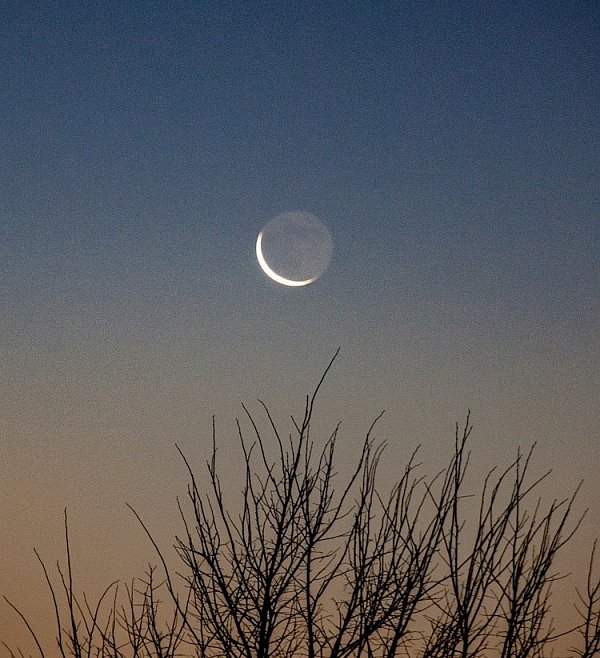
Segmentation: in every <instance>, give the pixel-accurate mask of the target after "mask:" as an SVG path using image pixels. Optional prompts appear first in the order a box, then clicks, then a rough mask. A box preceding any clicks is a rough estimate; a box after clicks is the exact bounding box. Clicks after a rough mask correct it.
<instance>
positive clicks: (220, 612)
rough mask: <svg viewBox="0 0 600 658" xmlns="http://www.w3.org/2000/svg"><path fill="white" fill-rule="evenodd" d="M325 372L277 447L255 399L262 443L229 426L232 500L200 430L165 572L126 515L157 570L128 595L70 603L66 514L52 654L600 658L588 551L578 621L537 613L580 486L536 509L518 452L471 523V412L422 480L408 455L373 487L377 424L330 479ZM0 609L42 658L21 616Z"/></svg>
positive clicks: (598, 603)
mask: <svg viewBox="0 0 600 658" xmlns="http://www.w3.org/2000/svg"><path fill="white" fill-rule="evenodd" d="M334 359H335V357H334ZM332 363H333V360H332V362H331V363H330V364H329V366H328V368H327V370H326V371H325V373H324V375H323V377H322V378H321V380H320V382H319V383H318V385H317V387H316V389H315V391H314V393H313V394H312V396H310V397H307V399H306V404H305V408H304V413H303V417H302V419H301V420H299V421H295V420H294V419H292V421H293V425H292V430H293V431H292V433H291V434H290V435H289V436H287V437H284V436H283V434H282V432H281V431H280V429H279V427H278V426H277V424H276V422H275V421H274V418H273V416H272V415H271V413H270V411H269V409H268V408H267V406H266V405H264V404H263V403H261V405H262V410H263V412H264V419H265V422H266V426H267V431H265V430H263V429H261V427H260V424H259V422H258V421H257V420H256V418H255V416H254V415H253V414H252V413H251V412H250V411H249V410H248V409H247V408H246V407H244V411H245V414H246V419H247V421H248V427H249V428H250V430H251V437H250V438H248V436H247V433H246V432H245V431H244V430H243V427H242V424H241V423H239V422H238V431H239V440H240V449H241V451H242V454H243V457H244V464H245V468H244V473H243V477H242V478H241V492H240V493H241V496H240V498H239V500H238V501H237V503H232V502H231V501H230V500H229V499H228V496H227V495H226V494H225V493H224V488H223V484H222V481H221V478H220V475H219V464H218V460H217V456H218V449H217V439H216V432H215V428H214V422H213V447H212V455H211V457H210V459H209V461H208V463H207V473H208V479H207V481H206V482H207V485H208V486H207V491H204V490H203V488H202V487H201V480H200V478H199V477H198V475H197V474H196V473H195V472H194V469H193V468H192V467H191V465H190V462H189V461H188V460H187V458H186V456H185V455H184V454H183V453H182V452H181V451H180V454H181V457H182V458H183V461H184V464H185V466H186V468H187V471H188V476H189V484H188V488H187V495H186V498H185V499H184V501H182V502H180V503H178V505H179V513H180V515H181V520H182V533H181V535H180V536H177V537H176V539H175V545H174V548H175V553H176V559H177V563H178V567H177V569H173V568H172V567H171V566H170V564H169V561H170V559H169V558H168V557H167V555H166V554H165V552H164V551H163V549H162V548H161V547H159V546H158V544H157V542H156V541H155V540H154V538H153V535H152V533H151V531H150V530H149V528H148V526H147V525H146V523H145V522H144V521H143V520H142V519H141V518H140V516H139V515H138V514H137V512H135V510H133V512H134V514H135V515H136V517H137V518H138V520H139V522H140V524H141V526H142V527H143V529H144V530H145V532H146V533H147V535H148V538H149V540H150V541H151V542H152V544H153V545H154V547H155V549H156V552H157V556H158V559H159V562H160V565H161V571H162V574H161V575H160V576H159V575H158V571H157V568H154V567H149V568H148V570H147V572H146V574H145V576H143V577H141V578H139V579H134V580H133V581H131V583H129V584H126V585H125V586H124V587H123V586H122V587H119V585H118V583H112V584H111V585H109V586H108V587H107V588H106V590H105V591H104V593H103V594H102V595H101V596H100V598H99V600H98V601H97V602H96V603H95V604H94V605H92V604H91V603H89V602H88V599H87V598H86V597H85V595H84V596H83V597H78V596H76V594H75V592H74V585H73V575H72V566H71V550H70V546H69V535H68V527H67V518H66V514H65V534H66V542H67V544H66V550H67V569H66V572H63V571H62V570H61V569H60V567H59V570H58V578H59V584H58V586H57V585H55V584H53V581H52V579H51V577H50V575H49V573H48V570H47V569H46V566H45V564H44V563H43V561H42V560H41V558H39V556H38V558H39V559H40V563H41V565H42V568H43V570H44V573H45V575H46V580H47V583H48V586H49V589H50V592H51V594H52V600H53V605H54V611H55V615H56V627H57V645H58V650H59V652H60V655H61V656H63V658H66V657H67V656H74V657H75V658H83V657H84V656H85V657H88V658H89V657H92V656H94V657H100V656H102V657H104V656H107V657H108V656H111V657H113V658H126V657H127V658H129V657H157V658H175V656H182V655H189V656H202V657H204V656H207V657H208V656H210V657H216V656H222V657H228V658H238V657H239V658H271V657H277V658H288V657H289V658H291V657H292V656H295V657H299V656H306V657H307V658H345V657H359V656H364V657H365V658H375V657H378V658H379V657H381V658H392V657H395V656H416V657H419V658H448V657H450V656H452V657H461V658H470V657H476V656H498V657H500V658H517V657H519V658H528V657H532V658H534V657H541V656H548V655H550V651H551V649H552V645H553V642H554V640H556V639H557V638H558V637H560V636H562V635H565V634H567V633H570V634H571V637H572V638H573V641H575V642H576V646H575V647H574V648H573V650H572V652H571V655H573V656H581V657H586V658H590V657H591V656H594V655H599V654H600V581H599V580H598V578H597V577H596V576H595V575H594V553H595V546H594V550H593V551H592V556H591V559H590V564H589V571H588V580H587V584H586V588H585V589H584V590H583V591H578V603H577V610H578V612H579V615H580V617H581V623H580V624H579V625H577V626H576V627H575V628H569V629H562V630H557V629H555V628H554V624H553V621H552V619H551V617H550V602H551V594H552V584H553V583H554V582H555V580H556V579H557V578H559V577H560V575H559V574H558V573H556V572H555V571H554V570H553V565H554V562H555V558H556V555H557V553H558V552H559V551H560V550H561V549H562V548H563V547H564V546H565V544H566V543H567V542H568V541H569V540H570V539H571V537H572V536H573V534H574V533H575V531H576V530H577V528H578V526H579V523H580V521H581V518H579V519H575V520H574V521H572V518H571V517H572V515H573V511H572V510H573V502H574V498H575V494H576V493H577V491H575V494H573V496H571V497H569V498H568V499H565V500H562V501H551V502H550V503H549V504H546V505H544V504H543V502H542V501H541V500H539V499H536V498H535V496H536V495H537V488H538V485H539V484H540V482H541V481H542V480H544V479H545V478H546V477H547V475H548V474H546V475H544V476H542V477H541V478H537V479H535V478H532V477H531V476H530V470H531V469H530V463H531V458H532V454H533V449H532V450H530V451H529V452H528V453H527V454H521V453H519V454H517V457H516V459H515V460H514V461H513V462H512V463H511V464H510V465H509V466H508V467H507V468H505V469H504V470H496V469H495V470H493V471H491V472H490V473H489V474H488V476H487V477H486V478H485V480H484V482H483V485H482V487H481V491H480V492H479V494H477V496H478V498H477V500H478V504H477V513H476V516H475V522H474V523H470V524H469V522H468V521H469V518H468V517H469V515H468V514H466V513H465V510H464V505H465V502H466V499H467V498H469V499H470V500H472V499H473V496H472V495H471V496H470V495H469V492H468V491H466V490H465V487H466V485H465V474H466V473H467V467H468V464H469V451H468V449H467V446H468V442H469V436H470V434H471V424H470V421H469V418H468V417H467V421H466V423H465V425H464V427H463V429H462V430H459V428H458V426H457V427H456V433H455V443H454V452H453V454H452V457H451V459H450V461H449V463H448V465H447V467H446V468H445V469H444V470H443V471H441V472H440V473H437V474H435V475H433V476H430V477H427V476H424V475H420V474H419V464H418V463H417V452H416V451H415V453H413V455H412V457H411V458H410V459H409V461H408V463H407V464H406V466H405V467H404V468H403V469H402V471H401V473H400V474H399V477H398V479H397V481H396V482H395V483H394V485H393V487H392V488H391V491H389V492H388V493H384V492H383V490H382V489H381V487H380V486H379V485H378V465H379V463H380V460H381V457H382V454H383V450H384V446H383V444H380V443H376V442H375V441H374V439H373V438H372V435H373V427H374V425H375V423H376V422H377V419H376V420H375V422H374V423H373V424H372V425H371V428H370V429H369V431H368V432H367V433H366V437H365V440H364V443H363V445H362V449H361V451H360V454H359V457H358V460H357V462H356V464H355V468H354V470H353V471H352V472H351V474H350V475H349V476H348V477H346V479H343V478H340V476H339V475H338V474H337V472H336V469H335V456H336V447H337V440H338V427H339V426H338V427H336V428H334V430H333V432H332V433H331V435H330V436H329V438H328V439H327V440H326V441H325V442H324V445H323V446H322V447H321V448H317V444H316V443H315V441H314V440H313V438H312V437H311V425H312V421H313V415H314V407H315V401H316V399H317V395H318V392H319V389H320V387H321V384H322V382H323V379H324V378H325V376H326V374H327V372H328V371H329V368H330V367H331V365H332ZM202 482H204V480H202ZM228 489H229V487H228ZM9 605H11V606H12V607H13V608H14V610H15V611H16V612H17V614H19V615H20V616H21V618H22V619H23V621H24V622H25V623H26V624H27V627H28V628H29V630H30V632H31V634H32V636H33V638H34V640H35V643H36V646H37V649H38V650H39V652H40V654H41V655H42V656H44V655H45V652H44V649H43V648H42V646H41V644H40V642H39V641H38V639H37V637H36V635H35V632H34V630H33V628H32V626H31V624H30V623H29V622H28V621H27V619H26V617H25V615H23V613H22V612H21V611H20V610H19V609H18V608H17V607H16V606H15V605H14V604H13V603H11V602H9ZM9 653H10V655H11V656H16V655H22V654H21V653H20V652H18V653H14V652H13V651H12V650H10V649H9Z"/></svg>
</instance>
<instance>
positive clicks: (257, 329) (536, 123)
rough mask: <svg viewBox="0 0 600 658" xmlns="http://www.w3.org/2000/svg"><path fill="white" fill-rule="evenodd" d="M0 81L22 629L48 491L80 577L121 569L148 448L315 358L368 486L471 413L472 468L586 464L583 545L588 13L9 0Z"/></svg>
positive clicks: (196, 435) (593, 317)
mask: <svg viewBox="0 0 600 658" xmlns="http://www.w3.org/2000/svg"><path fill="white" fill-rule="evenodd" d="M0 87H1V89H2V99H1V102H0V354H1V355H2V357H1V362H2V366H1V367H2V378H1V380H0V387H1V392H2V400H3V414H2V418H1V420H0V442H1V443H0V518H2V524H3V533H4V537H3V546H2V551H3V555H2V558H1V559H0V594H4V593H6V594H7V595H9V596H10V597H11V598H12V599H14V600H15V602H18V603H22V604H23V605H22V607H23V608H24V609H25V610H26V611H32V610H33V611H38V610H39V612H35V613H34V614H35V615H36V616H37V617H38V618H39V619H40V620H41V621H40V624H42V625H43V623H44V621H43V614H45V612H43V613H42V612H41V611H42V610H43V611H47V612H48V613H49V612H50V608H49V607H46V604H44V603H43V602H41V603H38V602H37V601H36V597H37V594H36V592H37V591H38V589H39V588H41V587H42V580H41V578H40V577H39V574H38V573H37V565H36V561H35V557H34V555H33V552H32V548H33V546H36V547H37V548H38V549H39V550H40V551H41V552H42V553H43V554H44V555H45V556H46V557H47V558H48V560H49V562H50V563H53V561H54V560H55V559H56V558H57V557H59V556H60V555H61V550H62V544H61V531H62V529H61V523H62V510H63V508H65V507H68V508H69V513H70V515H71V519H72V531H73V542H74V544H75V545H76V546H77V560H78V564H79V565H80V566H79V568H80V570H81V578H82V582H83V584H84V585H87V586H88V587H89V588H91V589H92V590H93V589H94V588H95V587H98V588H99V587H100V585H105V584H107V583H108V582H109V581H110V580H112V579H113V578H128V577H131V576H133V575H138V574H140V572H141V571H142V570H143V565H144V561H147V560H148V559H151V558H152V554H151V552H150V551H149V550H147V549H148V547H147V542H145V540H144V537H143V536H142V534H141V533H140V532H139V528H138V527H137V525H136V523H135V521H134V519H133V518H132V516H131V514H130V513H129V512H128V510H127V509H126V508H125V502H130V503H132V504H134V506H136V508H138V509H140V511H141V512H142V513H143V514H145V515H146V517H147V518H148V519H149V523H150V524H151V525H152V526H153V527H155V528H157V532H158V533H159V534H160V535H161V539H163V540H164V541H165V542H166V543H168V541H169V536H170V535H169V532H172V531H174V529H175V528H177V527H178V526H177V523H176V519H175V518H174V514H173V512H174V510H175V500H174V497H175V495H176V494H178V493H179V494H183V493H184V492H185V477H184V471H183V469H182V468H181V463H180V461H179V459H178V457H177V454H176V451H175V448H174V444H175V443H176V442H177V443H178V444H180V445H181V446H183V447H184V449H186V450H188V451H190V452H191V453H193V454H194V458H196V459H197V461H198V463H201V462H202V460H203V459H205V458H206V456H207V454H208V448H209V439H210V419H211V416H212V415H213V414H216V416H217V423H218V425H217V426H218V428H219V430H220V432H221V435H220V436H222V441H223V444H224V445H223V452H224V454H225V455H226V456H229V454H230V453H229V450H230V449H231V451H232V452H231V455H233V454H234V453H233V445H234V444H235V433H234V417H235V415H239V414H240V410H241V409H240V406H239V405H240V402H247V403H249V404H250V405H251V406H252V405H254V401H255V400H256V398H261V399H264V400H265V402H267V403H268V404H269V405H270V406H271V407H272V408H273V409H274V410H276V412H277V413H278V414H279V415H280V417H281V418H282V419H285V418H286V417H287V416H288V415H289V414H290V413H292V412H296V411H298V410H299V409H300V408H301V407H302V402H303V396H304V395H305V394H306V393H307V392H309V391H310V390H311V388H312V386H313V385H314V384H315V383H316V381H317V380H318V378H319V375H320V373H321V372H322V370H323V369H324V367H325V365H326V364H327V362H328V361H329V359H330V358H331V356H332V355H333V353H334V352H335V350H336V348H337V347H338V346H339V347H341V352H340V356H339V358H338V361H337V363H336V365H335V367H334V369H333V371H332V373H331V376H330V378H329V379H328V381H327V384H326V386H325V389H324V391H323V399H322V406H321V407H320V413H321V414H322V418H323V421H324V423H325V424H327V423H328V422H334V421H336V420H337V419H338V418H342V420H343V425H342V429H343V431H342V439H341V440H342V441H343V442H344V446H345V447H344V455H346V453H347V454H349V455H350V456H351V455H352V454H353V450H356V449H357V448H358V445H359V442H360V439H361V437H362V433H364V431H365V430H366V429H367V427H368V425H369V423H370V420H371V419H372V418H373V417H374V416H375V415H376V414H377V413H378V412H379V411H380V410H381V409H386V410H387V412H386V416H385V417H384V419H383V421H382V423H381V425H380V429H379V436H380V438H381V439H385V440H387V441H388V443H389V448H388V451H389V461H387V462H386V473H388V471H389V473H388V475H393V469H394V467H395V465H396V464H398V465H400V464H402V463H403V461H402V460H404V459H405V458H406V457H407V455H408V454H409V453H410V452H411V451H412V448H414V446H416V445H417V444H419V443H422V444H423V446H424V454H425V457H427V458H428V459H431V460H432V462H433V463H434V464H436V465H437V463H438V462H437V461H436V460H438V459H439V458H440V454H441V455H442V456H445V455H448V454H449V450H450V448H451V446H452V437H453V428H454V423H455V421H458V422H462V420H464V417H465V415H466V412H467V410H468V409H471V410H472V413H473V420H474V423H475V433H474V435H473V450H474V452H475V456H476V457H477V459H479V461H480V462H482V463H483V464H484V465H486V466H488V465H493V464H494V463H496V462H497V461H501V462H503V463H506V462H507V460H509V459H511V458H512V457H513V456H514V455H515V451H516V448H517V446H518V445H524V446H526V445H530V444H531V443H533V442H534V441H538V444H539V447H538V454H539V460H540V464H541V467H543V468H546V467H547V468H553V469H554V470H555V472H556V478H557V481H558V485H556V484H555V489H554V490H553V492H554V491H555V490H560V492H563V490H564V492H568V491H569V490H571V489H572V488H574V486H575V485H576V484H577V482H578V481H579V480H580V479H581V478H582V477H583V478H585V479H586V484H585V486H584V488H583V490H582V495H581V505H582V507H587V506H591V507H592V511H591V513H590V516H589V517H588V521H587V524H588V525H587V526H586V528H585V529H584V531H583V534H582V537H583V538H582V551H583V552H585V551H586V550H587V549H588V548H589V542H590V539H591V537H592V536H595V534H597V533H596V532H595V526H599V525H600V515H599V513H598V510H597V509H596V507H595V506H596V505H597V500H598V496H599V495H600V488H599V483H598V478H597V473H598V471H599V469H600V453H599V451H598V443H599V438H600V422H599V414H598V409H599V407H600V404H599V403H600V356H599V353H600V351H599V347H600V345H599V342H600V341H599V336H600V256H599V254H600V185H599V172H600V111H599V108H600V4H598V3H595V2H588V1H577V0H575V1H573V2H569V3H565V2H544V3H542V2H504V3H495V2H487V1H483V2H477V3H472V2H427V3H421V2H400V3H395V2H381V3H367V2H358V1H357V2H354V1H353V2H347V3H319V2H298V3H275V2H230V1H227V0H224V1H223V0H221V1H218V2H217V1H215V2H213V1H202V2H191V1H189V2H188V1H183V0H181V1H180V0H174V1H173V2H164V1H160V0H157V1H155V2H137V1H133V2H112V1H109V2H102V3H97V2H90V3H88V2H85V3H80V2H74V1H71V0H64V1H62V2H56V3H47V2H27V3H25V2H12V1H9V2H6V3H3V4H2V5H1V7H0ZM298 210H301V211H307V212H310V213H314V214H316V215H317V216H318V217H319V218H320V219H321V220H322V221H323V222H324V223H325V224H326V225H327V227H328V228H329V230H330V231H331V233H332V236H333V242H334V251H333V258H332V261H331V264H330V266H329V269H328V271H327V272H326V273H325V274H324V275H323V276H322V277H321V278H320V279H319V280H318V281H317V282H315V283H313V284H311V285H309V286H307V287H305V288H297V289H293V288H286V287H283V286H280V285H278V284H277V283H275V282H273V281H271V280H269V279H268V278H267V277H266V276H265V275H264V274H263V272H262V271H261V270H260V269H259V267H258V265H257V263H256V259H255V255H254V242H255V239H256V236H257V234H258V232H259V230H260V229H261V227H262V226H264V225H265V224H266V223H267V222H269V221H270V220H271V219H272V218H273V217H275V216H276V215H278V214H279V213H282V212H286V211H298ZM254 408H257V407H256V406H254ZM344 428H346V429H345V430H344ZM344 431H345V432H346V434H344ZM231 459H232V460H233V461H231V462H230V463H231V464H233V465H234V466H233V467H232V468H235V464H236V462H235V459H234V458H233V457H231ZM442 460H443V457H442ZM424 461H425V463H427V459H424ZM140 556H143V557H142V558H140ZM140 559H141V561H140ZM32 574H33V575H32ZM13 617H14V615H12V614H11V613H10V611H8V610H7V609H6V608H2V609H0V627H2V628H3V629H4V628H6V629H8V630H7V631H6V632H7V636H8V640H7V641H9V642H12V641H13V640H15V638H16V639H19V638H22V637H25V636H24V634H22V633H21V627H20V626H19V624H18V621H15V620H14V619H13ZM0 639H4V638H0Z"/></svg>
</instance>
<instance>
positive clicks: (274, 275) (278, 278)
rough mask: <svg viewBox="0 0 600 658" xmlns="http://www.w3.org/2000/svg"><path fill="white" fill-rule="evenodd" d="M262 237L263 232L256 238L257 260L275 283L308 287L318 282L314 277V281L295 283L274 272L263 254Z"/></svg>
mask: <svg viewBox="0 0 600 658" xmlns="http://www.w3.org/2000/svg"><path fill="white" fill-rule="evenodd" d="M262 236H263V232H262V231H261V232H260V233H259V234H258V237H257V238H256V258H257V260H258V264H259V265H260V266H261V268H262V270H263V272H264V273H265V274H266V275H267V276H269V277H271V279H273V281H277V283H281V284H283V285H284V286H307V285H308V284H309V283H312V282H313V281H315V280H316V277H313V278H312V279H305V280H304V281H293V280H292V279H286V278H284V277H282V276H280V275H279V274H277V272H274V271H273V270H272V269H271V268H270V267H269V264H268V263H267V261H266V260H265V257H264V256H263V253H262V247H261V244H262Z"/></svg>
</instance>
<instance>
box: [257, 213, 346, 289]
mask: <svg viewBox="0 0 600 658" xmlns="http://www.w3.org/2000/svg"><path fill="white" fill-rule="evenodd" d="M332 251H333V241H332V239H331V233H330V232H329V230H328V229H327V227H326V226H325V225H324V224H323V223H322V222H321V221H320V220H319V218H318V217H317V216H316V215H313V214H312V213H309V212H285V213H282V214H281V215H277V217H275V218H274V219H272V220H271V221H270V222H269V223H268V224H267V225H266V226H264V227H263V228H262V230H261V231H260V232H259V234H258V237H257V238H256V258H257V260H258V264H259V265H260V267H261V268H262V270H263V272H264V273H265V274H266V275H267V276H269V277H270V278H271V279H273V281H276V282H277V283H280V284H282V285H284V286H295V287H298V286H306V285H308V284H309V283H313V281H316V280H317V279H318V278H319V277H320V276H321V275H322V274H323V272H325V270H326V269H327V267H328V265H329V261H330V260H331V253H332Z"/></svg>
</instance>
